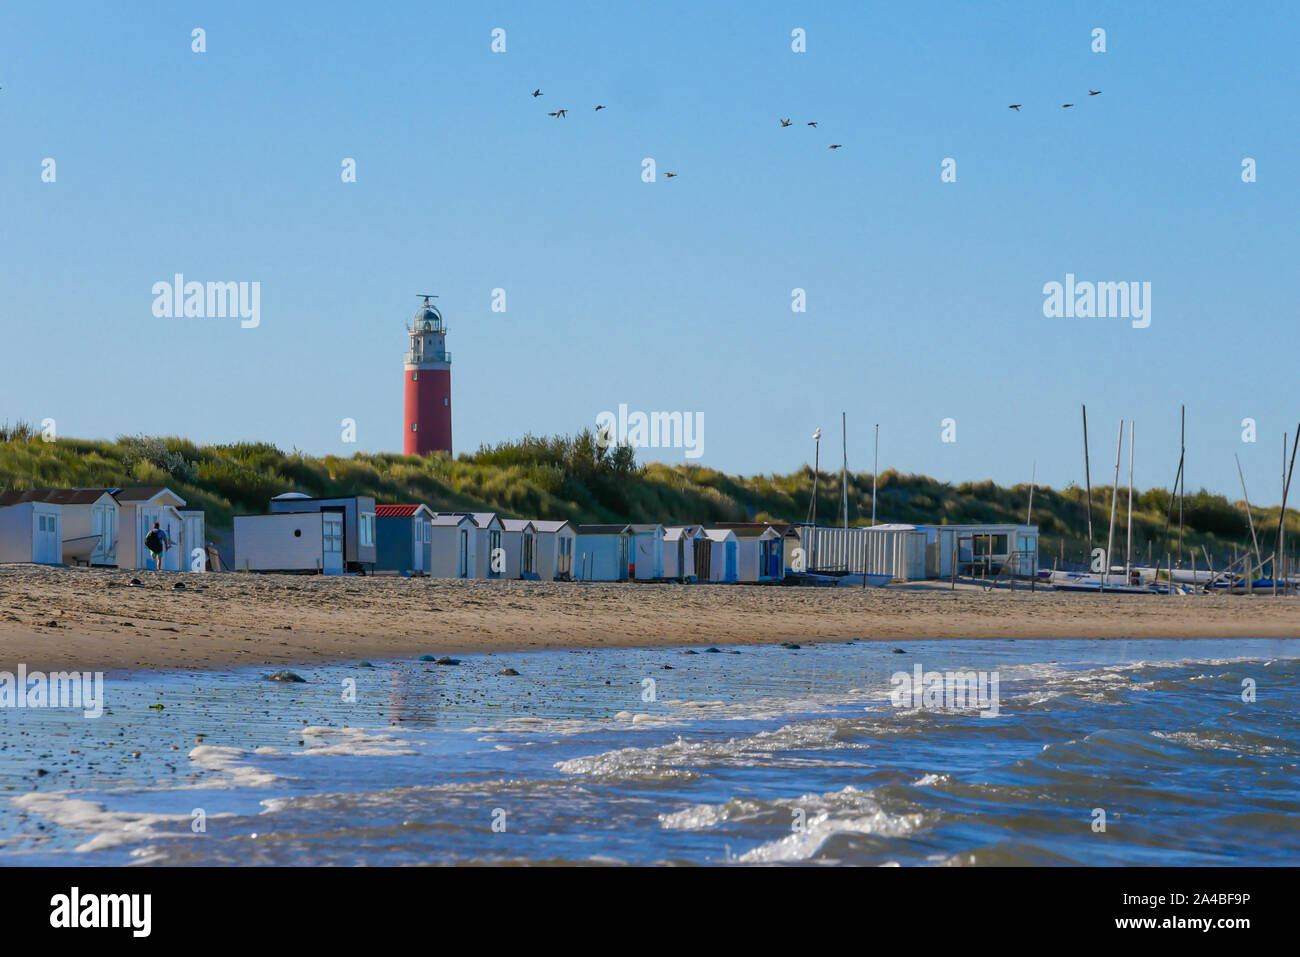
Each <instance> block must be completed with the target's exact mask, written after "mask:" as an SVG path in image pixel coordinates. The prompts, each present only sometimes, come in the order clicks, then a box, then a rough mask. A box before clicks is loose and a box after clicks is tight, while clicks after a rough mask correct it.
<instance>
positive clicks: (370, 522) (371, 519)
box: [361, 512, 375, 548]
mask: <svg viewBox="0 0 1300 957" xmlns="http://www.w3.org/2000/svg"><path fill="white" fill-rule="evenodd" d="M373 544H375V515H374V513H373V512H363V513H362V515H361V546H362V547H363V548H365V547H368V546H370V545H373Z"/></svg>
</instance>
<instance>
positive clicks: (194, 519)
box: [180, 513, 208, 572]
mask: <svg viewBox="0 0 1300 957" xmlns="http://www.w3.org/2000/svg"><path fill="white" fill-rule="evenodd" d="M181 522H182V523H183V527H184V529H185V534H184V535H182V536H181V542H182V543H183V547H184V554H183V555H181V556H180V558H181V562H182V563H183V564H182V565H181V568H182V569H183V570H184V571H198V572H201V571H205V570H206V569H207V567H208V553H207V549H206V548H205V547H204V543H203V516H202V515H199V514H190V513H186V514H184V515H182V516H181ZM196 550H197V551H198V553H199V554H198V555H195V554H194V552H195V551H196Z"/></svg>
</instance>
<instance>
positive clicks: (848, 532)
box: [799, 524, 928, 581]
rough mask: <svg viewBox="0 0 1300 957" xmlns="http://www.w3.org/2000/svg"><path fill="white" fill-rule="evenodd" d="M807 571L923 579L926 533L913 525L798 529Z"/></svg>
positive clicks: (806, 527) (899, 578)
mask: <svg viewBox="0 0 1300 957" xmlns="http://www.w3.org/2000/svg"><path fill="white" fill-rule="evenodd" d="M799 536H800V543H801V547H802V548H803V549H804V552H805V554H806V555H807V557H808V569H807V570H808V571H810V572H824V573H832V574H838V573H848V574H854V575H860V574H866V575H870V576H885V575H887V576H889V579H890V580H891V581H920V580H922V579H924V578H925V560H926V541H927V537H928V536H927V532H926V530H925V529H924V528H918V527H917V526H915V525H901V524H892V525H872V526H855V527H853V528H847V529H846V528H813V527H811V526H803V527H801V528H800V530H799Z"/></svg>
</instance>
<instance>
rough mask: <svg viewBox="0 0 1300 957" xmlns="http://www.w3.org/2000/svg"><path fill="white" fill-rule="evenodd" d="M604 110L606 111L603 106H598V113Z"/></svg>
mask: <svg viewBox="0 0 1300 957" xmlns="http://www.w3.org/2000/svg"><path fill="white" fill-rule="evenodd" d="M603 109H604V107H603V106H598V107H596V111H597V112H600V111H601V110H603Z"/></svg>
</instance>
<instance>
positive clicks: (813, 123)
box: [808, 120, 817, 127]
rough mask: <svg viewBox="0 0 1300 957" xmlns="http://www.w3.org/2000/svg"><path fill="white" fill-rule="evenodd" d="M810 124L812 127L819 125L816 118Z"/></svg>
mask: <svg viewBox="0 0 1300 957" xmlns="http://www.w3.org/2000/svg"><path fill="white" fill-rule="evenodd" d="M808 125H809V126H812V127H815V126H816V125H817V121H816V120H813V121H812V122H811V123H809V124H808Z"/></svg>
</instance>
